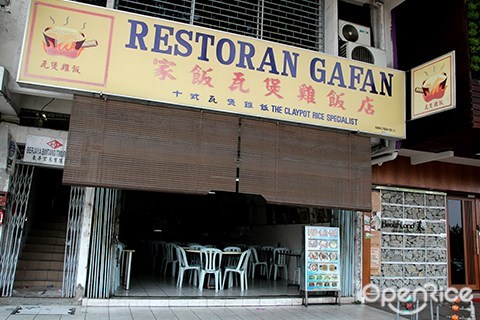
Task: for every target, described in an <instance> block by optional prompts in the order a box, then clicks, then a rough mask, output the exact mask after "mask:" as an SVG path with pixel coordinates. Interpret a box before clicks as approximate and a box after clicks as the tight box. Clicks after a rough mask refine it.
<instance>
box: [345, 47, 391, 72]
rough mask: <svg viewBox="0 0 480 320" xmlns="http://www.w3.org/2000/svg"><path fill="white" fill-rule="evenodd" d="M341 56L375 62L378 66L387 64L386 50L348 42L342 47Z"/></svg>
mask: <svg viewBox="0 0 480 320" xmlns="http://www.w3.org/2000/svg"><path fill="white" fill-rule="evenodd" d="M339 56H340V57H344V58H347V59H351V60H356V61H362V62H366V63H371V64H374V65H376V66H378V67H386V66H387V56H386V52H385V51H384V50H380V49H377V48H373V47H369V46H364V45H360V44H357V43H352V42H347V43H344V44H343V45H342V46H341V47H340V52H339Z"/></svg>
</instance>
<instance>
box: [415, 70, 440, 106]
mask: <svg viewBox="0 0 480 320" xmlns="http://www.w3.org/2000/svg"><path fill="white" fill-rule="evenodd" d="M447 79H448V77H447V74H446V73H444V72H443V73H437V74H434V75H433V76H431V77H429V78H427V79H425V80H424V81H423V83H422V87H416V88H415V90H414V91H415V93H421V94H423V100H425V102H430V101H431V100H434V99H441V98H442V97H443V96H444V94H445V91H446V89H447Z"/></svg>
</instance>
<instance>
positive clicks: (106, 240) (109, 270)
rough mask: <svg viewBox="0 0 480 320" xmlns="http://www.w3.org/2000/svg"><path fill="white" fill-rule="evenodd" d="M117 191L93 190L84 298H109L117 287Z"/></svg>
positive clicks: (118, 192) (118, 193)
mask: <svg viewBox="0 0 480 320" xmlns="http://www.w3.org/2000/svg"><path fill="white" fill-rule="evenodd" d="M119 195H120V191H119V190H115V189H107V188H97V189H95V202H94V209H93V222H92V235H91V240H90V241H91V242H90V243H91V244H90V260H89V264H88V279H87V291H86V296H87V298H97V299H105V298H108V297H110V296H111V295H112V294H113V293H114V291H115V289H116V284H117V276H116V274H115V272H116V263H115V257H116V249H117V234H116V232H115V221H116V216H115V214H116V212H118V210H117V208H116V207H117V205H118V199H119Z"/></svg>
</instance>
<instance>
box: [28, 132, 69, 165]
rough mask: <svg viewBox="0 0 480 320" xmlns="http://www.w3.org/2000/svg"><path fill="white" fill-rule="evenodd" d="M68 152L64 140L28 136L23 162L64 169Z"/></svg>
mask: <svg viewBox="0 0 480 320" xmlns="http://www.w3.org/2000/svg"><path fill="white" fill-rule="evenodd" d="M66 150H67V146H66V142H65V140H64V139H60V138H51V137H43V136H33V135H28V136H27V140H26V142H25V153H24V156H23V161H24V162H28V163H34V164H42V165H48V166H56V167H63V165H64V163H65V155H66Z"/></svg>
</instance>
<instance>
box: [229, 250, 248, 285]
mask: <svg viewBox="0 0 480 320" xmlns="http://www.w3.org/2000/svg"><path fill="white" fill-rule="evenodd" d="M251 252H252V249H248V250H246V251H244V252H242V254H241V255H240V258H239V260H238V264H237V265H236V266H235V267H234V268H228V267H227V268H225V274H224V275H223V284H222V288H224V287H225V280H226V279H227V274H228V276H229V277H228V287H229V288H230V287H231V286H232V285H233V273H238V275H239V277H240V290H241V291H243V290H245V289H248V281H247V271H248V261H249V260H250V254H251Z"/></svg>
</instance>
